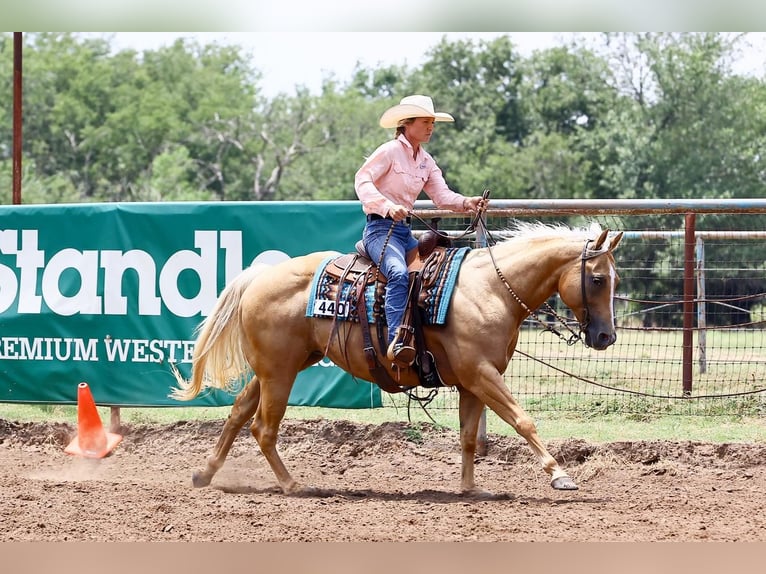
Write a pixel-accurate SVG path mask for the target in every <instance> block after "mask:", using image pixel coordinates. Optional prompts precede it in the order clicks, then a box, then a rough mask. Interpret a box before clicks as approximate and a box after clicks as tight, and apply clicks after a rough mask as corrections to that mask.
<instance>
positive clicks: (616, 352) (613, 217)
mask: <svg viewBox="0 0 766 574" xmlns="http://www.w3.org/2000/svg"><path fill="white" fill-rule="evenodd" d="M602 211H603V210H602ZM419 213H420V214H421V217H422V220H421V221H418V220H417V218H416V221H415V222H414V224H413V229H415V232H416V234H417V233H418V232H419V231H418V230H422V229H425V224H424V223H423V221H426V222H429V224H430V223H432V222H431V220H430V218H429V217H428V215H429V212H428V211H424V212H419ZM530 217H531V216H528V215H524V216H518V215H517V214H514V213H511V212H510V210H506V212H503V210H493V211H492V212H490V213H489V214H488V217H487V227H488V228H489V230H490V237H488V238H487V240H488V241H489V243H490V245H491V244H492V242H493V241H502V238H503V229H507V228H508V227H509V226H510V224H511V222H512V219H514V218H517V219H530ZM688 217H689V215H688V214H685V213H658V214H653V213H637V214H631V213H627V214H626V213H619V214H610V213H603V212H601V213H577V214H571V215H570V214H565V215H562V213H560V212H556V213H546V212H545V211H544V210H540V211H539V212H537V213H535V214H534V217H532V218H533V219H534V220H535V221H541V222H544V223H565V224H568V225H571V226H582V225H586V226H587V225H588V224H589V223H590V222H592V221H597V222H598V223H599V224H601V226H602V227H608V228H609V229H612V230H615V231H623V232H625V237H624V238H623V240H622V242H621V244H620V247H619V248H618V250H617V251H616V252H615V256H616V259H617V269H618V273H619V275H620V285H619V287H618V292H617V295H616V298H615V320H616V327H617V342H616V343H615V344H614V345H612V346H611V347H609V348H608V349H606V350H604V351H594V350H592V349H589V348H587V347H585V345H583V344H581V343H579V342H578V343H576V344H572V345H570V344H567V343H566V342H564V341H563V340H562V339H560V338H559V337H557V336H556V335H555V334H553V333H551V332H550V331H546V330H545V329H544V327H543V325H541V323H540V322H538V321H537V320H527V321H526V322H525V324H524V325H523V326H522V329H521V334H520V338H519V343H518V345H517V347H516V353H515V355H514V358H513V360H512V361H511V362H510V364H509V366H508V369H507V371H506V373H505V378H506V383H507V384H508V385H509V388H510V389H511V391H512V392H513V394H514V395H515V397H516V398H517V400H519V402H520V403H521V404H522V406H523V407H524V408H525V409H527V410H528V411H530V412H535V411H576V412H578V413H579V414H580V415H583V414H585V415H587V414H589V413H592V414H593V415H597V414H603V413H609V412H620V413H634V414H636V415H643V414H681V415H687V414H688V415H691V414H699V415H747V416H763V415H766V340H764V339H765V338H766V330H765V329H764V326H765V325H766V266H765V264H764V253H766V233H765V232H764V231H763V230H764V229H766V225H764V224H765V223H766V216H764V215H763V213H760V212H756V213H697V214H695V215H694V216H693V217H694V219H693V225H694V231H693V233H692V234H691V235H689V230H688V226H689V219H688ZM469 223H470V219H467V218H465V217H458V218H453V217H443V218H442V219H441V220H440V221H438V224H439V228H440V229H442V230H445V231H449V232H452V233H454V234H455V235H459V234H460V232H462V231H463V230H465V228H466V227H467V226H468V224H469ZM690 238H691V241H692V242H693V245H691V246H690V245H689V242H690ZM479 239H481V238H479ZM476 240H477V238H476V236H475V235H471V236H468V237H465V238H463V239H461V240H460V241H459V242H458V244H471V245H476V244H475V241H476ZM690 247H692V251H691V252H692V254H693V255H692V258H691V259H692V261H691V262H690V261H689V253H690ZM690 265H691V268H690V267H689V266H690ZM690 269H691V277H690V276H689V275H690ZM520 272H523V270H520ZM507 279H508V281H509V282H510V283H511V284H512V283H513V277H508V278H507ZM689 280H691V285H692V289H691V292H690V289H689ZM548 303H549V304H550V305H551V307H552V308H553V309H554V310H555V311H556V313H557V314H559V315H561V316H562V317H568V318H571V319H573V316H572V314H571V312H569V310H568V309H566V308H565V307H564V306H563V304H562V303H561V301H560V300H559V299H558V297H557V296H556V297H554V298H552V299H551V300H550V301H548ZM690 313H691V316H689V314H690ZM538 317H539V318H541V319H542V321H543V322H547V321H549V320H551V319H553V318H552V317H547V316H545V315H542V314H540V315H538ZM551 326H554V328H555V321H554V322H552V323H551ZM488 336H491V334H488ZM457 402H458V398H457V393H454V392H450V391H448V390H447V391H445V392H441V393H440V394H439V395H438V396H437V397H436V398H435V399H434V400H433V401H432V402H431V403H430V408H437V409H438V408H448V409H453V408H457Z"/></svg>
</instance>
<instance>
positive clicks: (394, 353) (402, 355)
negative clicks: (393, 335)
mask: <svg viewBox="0 0 766 574" xmlns="http://www.w3.org/2000/svg"><path fill="white" fill-rule="evenodd" d="M386 358H388V360H389V361H391V362H393V363H394V366H397V367H399V368H400V369H406V368H407V367H409V366H410V365H412V363H413V362H414V361H415V347H411V346H409V345H405V344H404V343H400V342H398V341H396V339H394V340H393V341H391V344H390V345H389V346H388V351H387V352H386Z"/></svg>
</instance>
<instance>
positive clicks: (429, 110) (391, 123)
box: [380, 95, 455, 129]
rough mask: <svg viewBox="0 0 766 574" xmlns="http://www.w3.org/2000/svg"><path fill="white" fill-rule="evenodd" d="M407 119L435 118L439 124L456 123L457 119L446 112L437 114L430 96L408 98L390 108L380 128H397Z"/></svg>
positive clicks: (384, 113)
mask: <svg viewBox="0 0 766 574" xmlns="http://www.w3.org/2000/svg"><path fill="white" fill-rule="evenodd" d="M407 118H433V119H434V121H437V122H454V121H455V118H453V117H452V116H451V115H449V114H448V113H445V112H435V111H434V103H433V101H432V100H431V98H429V97H428V96H419V95H415V96H407V97H406V98H402V101H401V102H399V104H398V105H396V106H393V107H391V108H388V109H387V110H386V111H385V112H383V115H382V116H380V127H382V128H386V129H389V128H395V127H397V126H398V125H399V122H400V121H402V120H406V119H407Z"/></svg>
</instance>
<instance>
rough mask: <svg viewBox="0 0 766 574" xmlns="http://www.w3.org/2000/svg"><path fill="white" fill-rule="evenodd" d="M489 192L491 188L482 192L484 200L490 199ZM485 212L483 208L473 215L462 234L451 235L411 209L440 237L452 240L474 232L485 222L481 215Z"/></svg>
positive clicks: (412, 212) (415, 216) (416, 217)
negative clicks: (433, 225)
mask: <svg viewBox="0 0 766 574" xmlns="http://www.w3.org/2000/svg"><path fill="white" fill-rule="evenodd" d="M489 193H490V190H488V189H485V190H484V192H483V193H482V194H481V197H482V199H484V200H486V199H489ZM483 214H484V211H483V210H479V211H477V212H476V215H474V217H473V220H471V223H470V224H468V227H466V228H465V231H463V232H462V233H461V234H460V235H450V234H449V233H444V232H443V231H441V230H439V229H437V228H436V227H432V226H431V225H430V224H429V223H428V222H427V221H426V220H425V219H423V218H422V217H420V216H419V215H417V214H416V213H415V212H414V211H410V216H411V217H414V218H415V219H417V220H418V221H420V222H421V223H422V224H423V225H424V226H425V227H426V229H428V230H429V231H431V232H433V233H435V234H436V235H437V236H438V237H441V238H442V239H449V240H450V241H456V240H460V239H463V238H465V237H467V236H469V235H470V234H472V233H474V232H475V231H476V228H477V227H478V226H479V225H483V224H484V222H483V220H482V217H481V216H482V215H483ZM485 229H486V228H485Z"/></svg>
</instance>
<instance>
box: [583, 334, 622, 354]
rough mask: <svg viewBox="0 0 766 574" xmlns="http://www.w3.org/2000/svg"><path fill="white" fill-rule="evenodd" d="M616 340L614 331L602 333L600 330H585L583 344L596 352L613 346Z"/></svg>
mask: <svg viewBox="0 0 766 574" xmlns="http://www.w3.org/2000/svg"><path fill="white" fill-rule="evenodd" d="M616 340H617V333H616V332H615V331H614V329H610V330H609V331H604V330H601V329H586V330H585V344H586V345H587V346H588V347H590V348H591V349H595V350H596V351H603V350H604V349H606V348H607V347H609V346H611V345H613V344H614V342H615V341H616Z"/></svg>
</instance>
